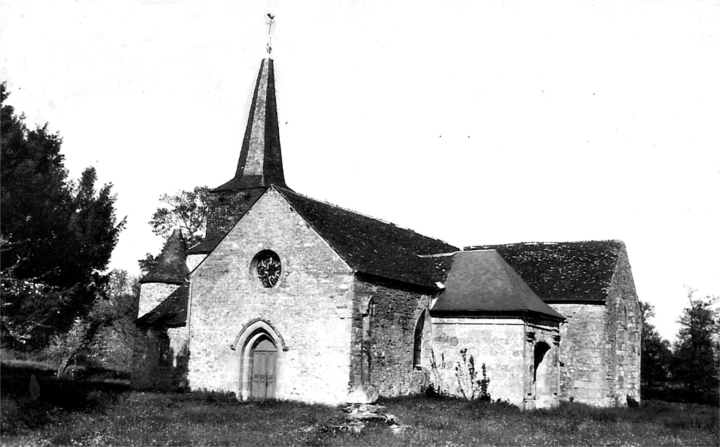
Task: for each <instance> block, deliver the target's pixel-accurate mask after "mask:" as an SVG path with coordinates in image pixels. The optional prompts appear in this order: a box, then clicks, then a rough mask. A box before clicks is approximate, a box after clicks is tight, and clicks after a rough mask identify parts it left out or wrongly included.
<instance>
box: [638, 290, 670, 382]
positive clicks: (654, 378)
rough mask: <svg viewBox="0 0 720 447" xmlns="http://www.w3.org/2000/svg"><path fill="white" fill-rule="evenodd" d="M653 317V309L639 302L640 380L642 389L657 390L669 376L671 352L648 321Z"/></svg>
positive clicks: (666, 343)
mask: <svg viewBox="0 0 720 447" xmlns="http://www.w3.org/2000/svg"><path fill="white" fill-rule="evenodd" d="M653 317H655V307H654V306H653V305H652V304H650V303H645V302H642V301H641V302H640V319H641V320H642V338H641V352H642V354H641V362H640V363H641V374H640V376H641V378H642V382H643V387H644V388H658V387H662V386H664V385H665V383H666V382H667V380H668V379H669V375H670V363H671V360H672V352H671V351H670V342H668V341H667V340H665V339H663V338H662V337H661V336H660V333H658V331H657V329H655V326H653V325H652V324H651V323H650V322H649V321H648V320H649V319H650V318H653Z"/></svg>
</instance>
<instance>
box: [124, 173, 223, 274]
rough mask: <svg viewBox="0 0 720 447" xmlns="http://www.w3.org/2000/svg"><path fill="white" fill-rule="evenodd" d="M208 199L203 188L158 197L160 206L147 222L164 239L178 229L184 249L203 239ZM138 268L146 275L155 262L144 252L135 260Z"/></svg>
mask: <svg viewBox="0 0 720 447" xmlns="http://www.w3.org/2000/svg"><path fill="white" fill-rule="evenodd" d="M209 196H210V188H208V187H207V186H196V187H195V188H193V190H192V191H178V192H176V193H175V194H174V195H169V194H163V195H161V196H160V202H162V203H163V204H164V206H161V207H160V208H158V209H157V210H156V211H155V213H154V214H153V216H152V219H150V222H149V224H150V225H151V226H152V231H153V233H155V234H157V235H158V236H162V237H163V238H164V239H165V240H167V238H168V237H170V234H172V231H173V230H174V229H175V228H180V230H181V231H182V233H183V237H184V238H185V242H186V243H187V246H188V247H192V246H193V245H195V244H197V243H198V242H200V241H201V240H202V239H203V238H204V237H205V230H206V228H207V217H208V210H209V206H208V200H209ZM138 265H139V266H140V270H141V271H142V273H143V274H147V273H149V272H150V271H151V270H152V269H153V268H155V266H156V265H157V259H156V257H155V256H154V255H153V254H152V253H145V257H144V258H142V259H138Z"/></svg>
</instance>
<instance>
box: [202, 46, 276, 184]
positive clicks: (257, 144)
mask: <svg viewBox="0 0 720 447" xmlns="http://www.w3.org/2000/svg"><path fill="white" fill-rule="evenodd" d="M271 184H274V185H279V186H285V175H284V172H283V164H282V151H281V150H280V130H279V126H278V115H277V101H276V98H275V73H274V65H273V60H272V59H270V58H267V59H263V60H262V63H261V64H260V71H259V72H258V77H257V82H256V84H255V93H254V94H253V99H252V105H251V106H250V112H249V113H248V121H247V126H246V128H245V137H244V138H243V143H242V147H241V149H240V158H239V159H238V165H237V170H236V171H235V177H233V178H232V179H231V180H230V181H228V182H225V183H224V184H222V185H221V186H218V187H217V188H215V189H214V191H227V190H240V189H244V188H256V187H261V186H270V185H271Z"/></svg>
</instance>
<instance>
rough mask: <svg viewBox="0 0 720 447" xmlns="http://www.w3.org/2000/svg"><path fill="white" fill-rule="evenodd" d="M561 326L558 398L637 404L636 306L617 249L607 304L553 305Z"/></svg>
mask: <svg viewBox="0 0 720 447" xmlns="http://www.w3.org/2000/svg"><path fill="white" fill-rule="evenodd" d="M551 306H552V307H553V308H554V309H555V310H557V311H558V312H560V313H561V314H562V315H564V316H565V317H566V318H567V322H566V324H565V325H563V327H562V334H561V335H562V340H563V345H562V354H561V380H560V391H561V394H560V398H561V399H562V400H574V401H577V402H582V403H587V404H590V405H596V406H602V407H610V406H625V405H627V400H628V396H630V397H631V398H632V399H634V400H635V401H637V402H639V401H640V337H641V330H642V325H641V322H640V304H639V301H638V298H637V294H636V292H635V285H634V282H633V278H632V272H631V270H630V264H629V262H628V258H627V254H626V252H625V250H621V252H620V253H619V258H618V262H617V265H616V267H615V273H614V275H613V279H612V282H611V284H610V288H609V290H608V293H607V300H606V302H605V303H594V304H580V303H567V304H565V303H562V304H558V303H553V304H551Z"/></svg>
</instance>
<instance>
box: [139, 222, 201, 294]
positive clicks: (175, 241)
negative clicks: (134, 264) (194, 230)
mask: <svg viewBox="0 0 720 447" xmlns="http://www.w3.org/2000/svg"><path fill="white" fill-rule="evenodd" d="M185 250H186V247H185V238H183V235H182V232H181V231H180V230H178V229H176V230H174V231H173V232H172V234H171V235H170V237H169V238H168V240H167V242H165V246H164V247H163V249H162V252H161V253H160V256H158V258H157V265H156V266H155V268H153V269H152V270H150V272H149V273H148V274H147V275H145V276H143V277H142V279H141V280H140V283H141V284H145V283H151V282H160V283H167V284H183V283H184V282H185V277H186V276H187V275H188V274H189V273H190V271H189V270H188V268H187V264H186V263H185V261H186V259H187V256H186V254H185Z"/></svg>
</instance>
